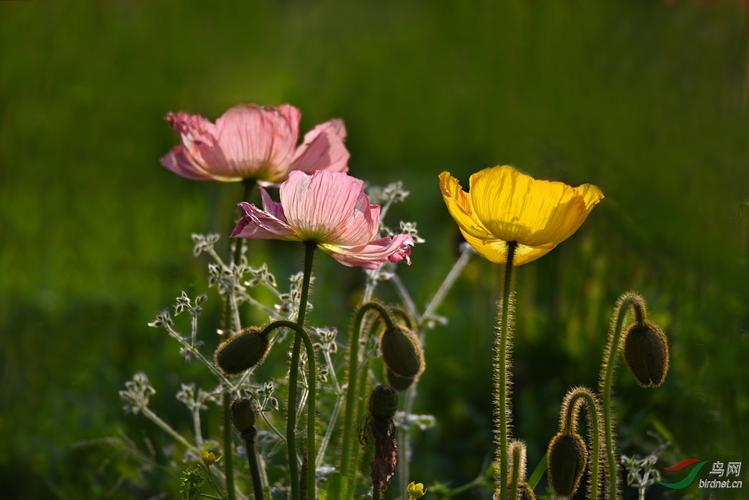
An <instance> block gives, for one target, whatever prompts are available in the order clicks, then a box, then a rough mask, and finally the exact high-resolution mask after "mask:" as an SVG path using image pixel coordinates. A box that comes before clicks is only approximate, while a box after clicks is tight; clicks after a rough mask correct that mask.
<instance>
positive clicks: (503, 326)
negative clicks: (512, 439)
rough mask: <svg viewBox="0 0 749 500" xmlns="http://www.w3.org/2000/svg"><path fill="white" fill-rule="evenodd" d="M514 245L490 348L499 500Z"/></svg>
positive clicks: (503, 481)
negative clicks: (496, 325) (491, 347)
mask: <svg viewBox="0 0 749 500" xmlns="http://www.w3.org/2000/svg"><path fill="white" fill-rule="evenodd" d="M516 248H517V242H515V241H510V242H508V243H507V262H506V263H505V277H504V286H503V289H502V302H501V311H500V324H499V332H498V334H499V335H495V345H494V360H493V361H494V363H493V364H494V367H493V368H494V370H493V371H494V404H495V407H494V415H495V419H494V424H495V428H494V443H495V444H496V445H497V448H498V450H497V451H496V453H495V459H497V460H499V484H498V486H497V489H498V491H499V494H500V498H501V500H506V499H507V498H508V496H507V484H508V483H507V473H508V471H507V443H508V441H509V435H508V434H509V432H508V429H507V428H508V420H509V414H510V408H509V404H508V402H507V392H508V385H509V378H510V377H509V373H508V368H509V365H510V360H509V355H508V349H507V344H508V342H509V339H508V337H509V333H510V328H509V325H508V323H509V320H510V301H511V295H512V269H513V259H514V257H515V249H516Z"/></svg>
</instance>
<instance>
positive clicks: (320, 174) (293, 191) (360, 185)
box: [280, 170, 364, 243]
mask: <svg viewBox="0 0 749 500" xmlns="http://www.w3.org/2000/svg"><path fill="white" fill-rule="evenodd" d="M363 192H364V182H362V181H361V180H359V179H357V178H355V177H351V176H349V175H346V174H344V173H340V172H329V171H325V170H318V171H316V172H315V173H314V174H312V175H311V176H309V175H307V174H305V173H303V172H300V171H293V172H291V173H290V174H289V178H288V180H287V181H286V182H284V183H283V184H282V185H281V188H280V195H281V205H282V206H283V212H284V214H285V215H286V220H287V221H288V223H289V225H290V226H291V227H293V228H294V229H295V230H296V232H297V234H298V235H299V236H300V238H303V239H309V240H316V241H320V242H327V243H336V242H335V241H331V240H330V236H331V235H333V236H334V235H335V234H336V232H340V228H341V225H342V224H345V223H346V222H347V221H348V220H349V219H350V218H351V216H352V215H353V213H354V210H355V209H356V207H357V204H358V203H359V200H360V198H361V196H362V194H363Z"/></svg>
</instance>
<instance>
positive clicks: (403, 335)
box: [380, 326, 424, 378]
mask: <svg viewBox="0 0 749 500" xmlns="http://www.w3.org/2000/svg"><path fill="white" fill-rule="evenodd" d="M380 348H381V349H382V360H383V361H384V362H385V365H386V366H387V367H388V368H389V369H390V370H391V371H392V372H394V373H395V374H396V375H400V376H401V377H411V378H413V377H416V376H417V375H418V374H419V373H421V372H422V370H423V369H424V355H423V354H422V352H421V345H420V343H419V339H418V338H416V335H414V334H413V332H411V330H408V329H406V328H401V327H398V326H395V327H393V328H390V329H388V330H385V333H384V334H383V335H382V338H381V339H380Z"/></svg>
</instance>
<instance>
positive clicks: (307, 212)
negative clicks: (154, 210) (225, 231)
mask: <svg viewBox="0 0 749 500" xmlns="http://www.w3.org/2000/svg"><path fill="white" fill-rule="evenodd" d="M260 194H261V196H262V199H263V208H264V209H265V210H260V209H259V208H257V207H256V206H255V205H252V204H250V203H246V202H242V203H240V204H239V206H240V207H241V208H242V210H243V211H244V216H243V217H242V218H241V219H240V220H239V222H238V223H237V227H236V228H234V232H232V237H234V238H251V239H264V240H290V241H304V242H312V243H316V244H317V247H318V248H320V249H321V250H322V251H324V252H326V253H328V254H330V256H331V257H333V258H334V259H335V260H337V261H338V262H340V263H341V264H343V265H345V266H357V267H364V268H367V269H375V268H377V267H378V266H379V265H380V264H382V263H384V262H400V261H401V260H405V261H406V262H407V263H408V264H411V260H410V257H409V256H410V254H411V247H412V246H413V244H414V242H413V238H411V236H409V235H407V234H396V235H395V236H393V237H387V238H378V239H375V238H377V235H378V233H379V231H380V206H379V205H370V203H369V199H368V198H367V195H366V194H364V183H363V182H362V181H361V180H359V179H357V178H355V177H351V176H349V175H346V174H345V173H340V172H329V171H317V172H315V173H313V174H312V175H307V174H305V173H303V172H291V173H290V174H289V178H288V180H287V181H286V182H284V183H283V184H281V188H280V196H281V202H280V203H278V202H275V201H273V200H272V199H271V197H270V195H269V194H268V192H267V191H265V190H264V189H262V188H260Z"/></svg>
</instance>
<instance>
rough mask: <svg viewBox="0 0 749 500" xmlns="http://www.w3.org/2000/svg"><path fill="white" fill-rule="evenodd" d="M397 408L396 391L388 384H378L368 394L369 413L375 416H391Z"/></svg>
mask: <svg viewBox="0 0 749 500" xmlns="http://www.w3.org/2000/svg"><path fill="white" fill-rule="evenodd" d="M397 409H398V393H397V392H395V389H393V388H392V387H390V386H389V385H382V384H380V385H378V386H377V387H375V388H374V389H373V390H372V395H371V396H369V413H370V414H371V415H372V416H373V417H376V418H392V417H393V416H394V415H395V411H396V410H397Z"/></svg>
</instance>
